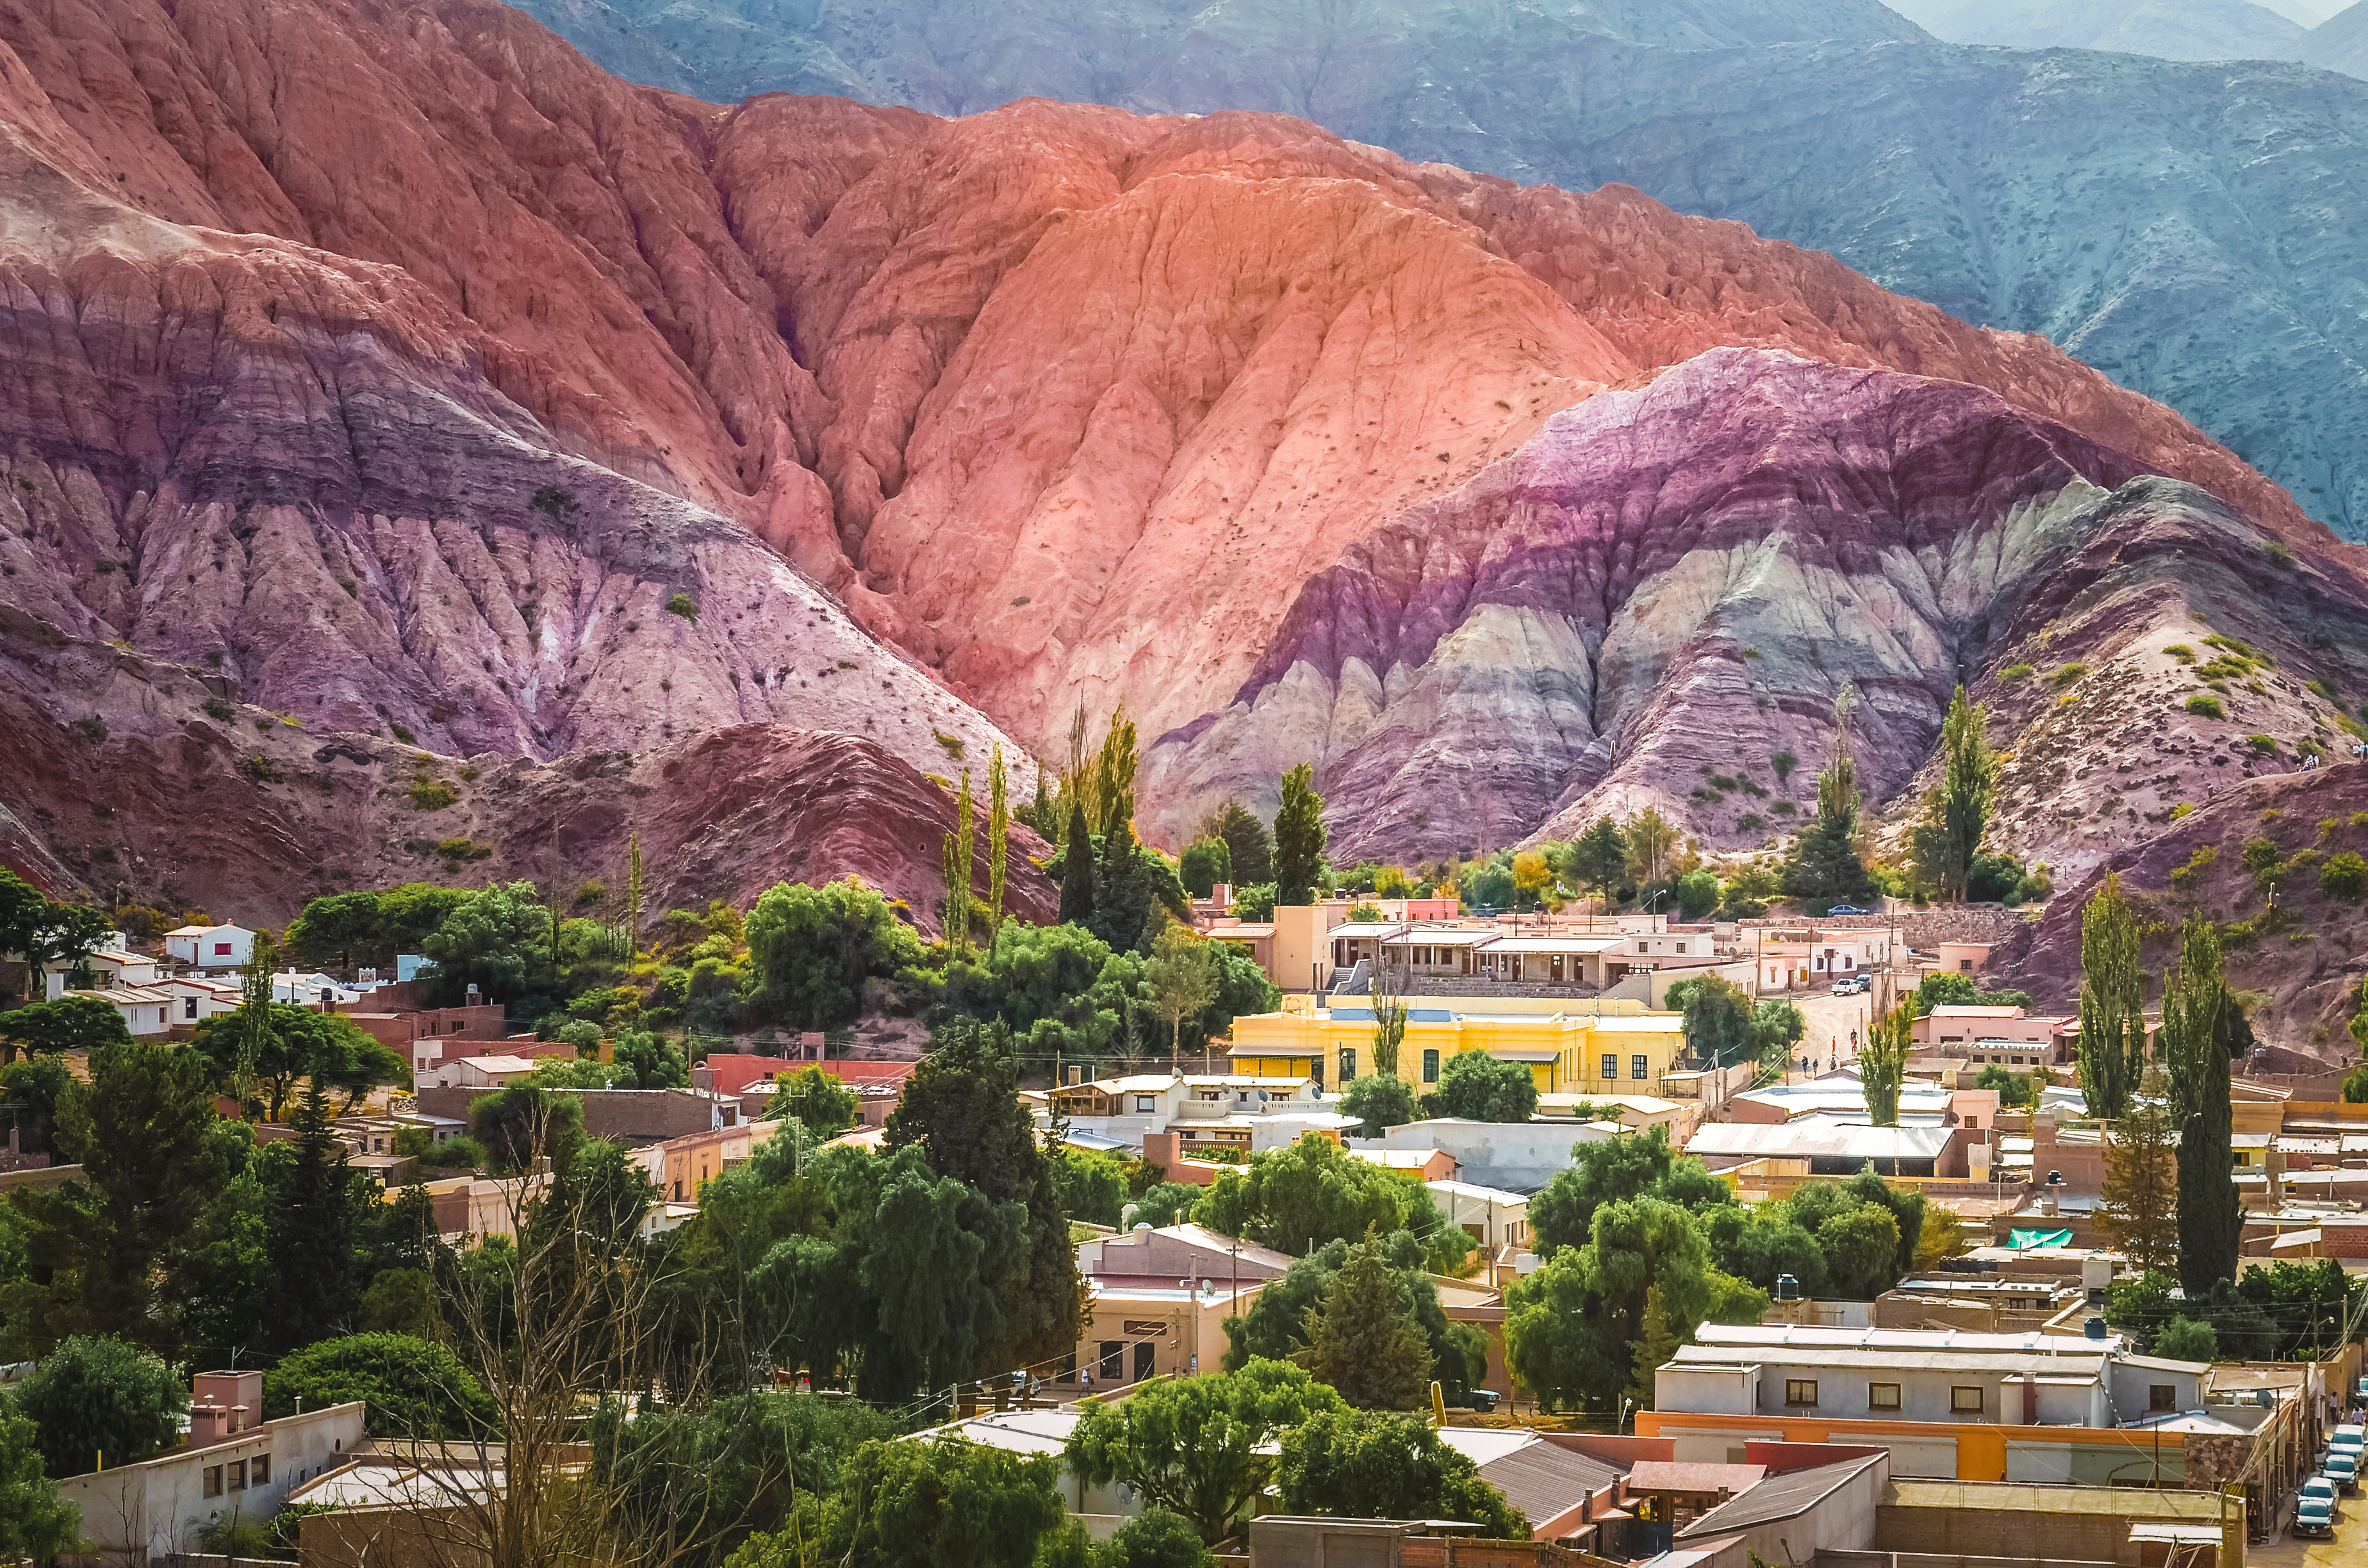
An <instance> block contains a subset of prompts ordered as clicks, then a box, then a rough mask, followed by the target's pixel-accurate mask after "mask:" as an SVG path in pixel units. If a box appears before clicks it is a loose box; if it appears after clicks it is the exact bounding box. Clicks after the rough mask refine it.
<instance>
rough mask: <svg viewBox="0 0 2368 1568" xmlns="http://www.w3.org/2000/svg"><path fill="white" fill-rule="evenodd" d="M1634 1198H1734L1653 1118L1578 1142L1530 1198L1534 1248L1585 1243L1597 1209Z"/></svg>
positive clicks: (1683, 1204)
mask: <svg viewBox="0 0 2368 1568" xmlns="http://www.w3.org/2000/svg"><path fill="white" fill-rule="evenodd" d="M1634 1198H1657V1199H1662V1200H1663V1201H1664V1202H1668V1203H1673V1204H1676V1205H1677V1206H1678V1207H1679V1208H1681V1209H1686V1210H1714V1209H1719V1208H1722V1207H1725V1206H1726V1205H1728V1204H1730V1203H1731V1202H1732V1201H1733V1194H1732V1193H1731V1192H1730V1190H1729V1189H1728V1187H1727V1185H1726V1184H1725V1182H1723V1181H1721V1180H1719V1178H1718V1177H1716V1176H1713V1175H1712V1174H1711V1171H1710V1167H1709V1166H1708V1165H1704V1164H1702V1161H1701V1160H1700V1159H1698V1158H1696V1157H1695V1156H1693V1155H1691V1154H1681V1153H1679V1152H1678V1151H1677V1150H1676V1149H1675V1148H1673V1147H1671V1145H1670V1143H1669V1130H1668V1128H1666V1127H1663V1126H1660V1125H1658V1124H1657V1123H1656V1125H1654V1126H1651V1127H1647V1128H1645V1130H1644V1131H1641V1132H1637V1133H1634V1134H1631V1135H1628V1136H1626V1137H1621V1138H1606V1139H1600V1140H1598V1141H1597V1142H1591V1143H1580V1144H1577V1145H1576V1146H1575V1147H1573V1148H1572V1150H1571V1152H1570V1164H1569V1165H1568V1166H1566V1167H1565V1168H1564V1169H1562V1170H1559V1171H1556V1172H1555V1173H1554V1179H1553V1180H1552V1181H1550V1182H1548V1183H1546V1185H1545V1187H1543V1189H1542V1190H1541V1191H1540V1192H1539V1193H1538V1194H1537V1196H1536V1197H1534V1198H1532V1199H1531V1200H1530V1231H1531V1234H1532V1235H1534V1236H1535V1237H1536V1238H1537V1244H1538V1250H1539V1251H1541V1252H1553V1251H1554V1250H1556V1249H1557V1248H1561V1247H1577V1246H1583V1245H1585V1244H1586V1243H1587V1242H1588V1239H1589V1238H1590V1237H1591V1236H1593V1235H1594V1233H1595V1214H1596V1210H1599V1209H1601V1208H1602V1207H1603V1206H1604V1205H1606V1204H1608V1203H1622V1202H1625V1201H1627V1200H1628V1199H1634Z"/></svg>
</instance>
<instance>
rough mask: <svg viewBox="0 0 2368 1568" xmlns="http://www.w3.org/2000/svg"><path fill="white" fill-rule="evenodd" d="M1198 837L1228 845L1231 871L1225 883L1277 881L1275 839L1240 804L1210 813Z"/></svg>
mask: <svg viewBox="0 0 2368 1568" xmlns="http://www.w3.org/2000/svg"><path fill="white" fill-rule="evenodd" d="M1197 836H1199V837H1201V838H1214V839H1219V840H1222V841H1223V842H1224V846H1225V859H1226V861H1227V869H1228V871H1229V872H1230V875H1229V876H1228V877H1227V878H1226V879H1225V880H1226V881H1230V882H1232V883H1234V884H1235V886H1236V887H1239V886H1241V885H1243V884H1246V883H1258V882H1269V881H1273V880H1274V839H1273V836H1272V835H1269V833H1268V832H1267V830H1266V824H1264V823H1262V822H1260V821H1258V818H1257V816H1255V815H1254V814H1252V812H1250V809H1249V808H1248V807H1247V806H1245V805H1243V804H1242V803H1241V802H1240V801H1231V800H1229V801H1226V802H1225V803H1224V805H1222V806H1219V807H1218V808H1217V809H1216V810H1215V811H1213V812H1210V813H1209V818H1208V820H1207V821H1206V822H1204V823H1202V824H1201V831H1200V833H1199V835H1197Z"/></svg>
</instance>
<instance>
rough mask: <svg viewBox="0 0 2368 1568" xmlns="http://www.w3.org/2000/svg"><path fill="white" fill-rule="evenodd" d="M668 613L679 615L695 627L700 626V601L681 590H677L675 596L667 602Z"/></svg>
mask: <svg viewBox="0 0 2368 1568" xmlns="http://www.w3.org/2000/svg"><path fill="white" fill-rule="evenodd" d="M666 613H667V614H668V615H678V616H680V617H682V618H683V619H685V620H687V621H689V622H690V623H691V624H692V625H693V626H696V625H698V624H699V601H698V600H697V599H695V598H692V597H690V596H689V594H686V593H684V592H683V591H682V590H681V589H679V588H677V589H676V590H675V592H674V596H673V597H671V598H668V599H667V600H666Z"/></svg>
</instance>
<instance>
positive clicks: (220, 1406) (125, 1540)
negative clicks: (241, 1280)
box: [58, 1372, 363, 1562]
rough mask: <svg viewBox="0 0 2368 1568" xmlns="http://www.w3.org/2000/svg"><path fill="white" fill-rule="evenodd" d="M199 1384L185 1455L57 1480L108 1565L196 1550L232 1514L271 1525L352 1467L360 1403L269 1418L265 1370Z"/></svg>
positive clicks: (220, 1375) (216, 1375) (212, 1376)
mask: <svg viewBox="0 0 2368 1568" xmlns="http://www.w3.org/2000/svg"><path fill="white" fill-rule="evenodd" d="M193 1381H194V1382H195V1384H196V1397H195V1399H194V1400H193V1401H192V1402H191V1403H190V1406H189V1436H188V1440H187V1441H186V1442H184V1443H183V1444H182V1445H181V1446H180V1447H179V1448H177V1449H172V1450H170V1451H169V1452H166V1453H164V1454H161V1455H159V1456H158V1457H156V1458H154V1459H152V1460H141V1461H139V1462H138V1463H136V1464H118V1463H116V1462H114V1461H113V1460H109V1461H108V1465H107V1468H105V1469H104V1470H99V1471H93V1472H91V1473H89V1474H87V1475H75V1476H69V1477H67V1478H66V1479H65V1480H63V1481H61V1482H59V1483H58V1494H59V1495H60V1496H61V1497H63V1499H64V1500H65V1501H67V1502H69V1503H72V1504H74V1505H75V1506H78V1507H79V1508H81V1510H82V1533H83V1534H84V1536H85V1537H86V1538H88V1539H89V1540H91V1541H92V1542H93V1543H94V1544H95V1545H96V1546H97V1549H98V1553H99V1558H100V1560H101V1561H103V1562H164V1561H166V1560H167V1559H169V1558H171V1557H173V1556H174V1555H176V1554H177V1553H181V1552H190V1551H196V1550H197V1532H198V1529H199V1527H200V1526H202V1525H205V1524H207V1523H210V1522H211V1521H213V1520H215V1519H218V1518H220V1517H222V1515H224V1514H238V1515H243V1516H244V1517H247V1518H249V1519H253V1520H255V1521H256V1523H258V1524H268V1522H269V1521H270V1520H271V1518H272V1517H274V1516H276V1515H277V1514H278V1513H279V1509H280V1506H281V1504H282V1502H283V1501H284V1500H285V1499H286V1497H287V1495H288V1493H289V1491H290V1488H291V1487H294V1486H295V1485H297V1484H298V1483H302V1482H304V1481H307V1480H310V1479H311V1478H312V1477H313V1476H315V1475H318V1474H319V1473H320V1472H321V1471H324V1470H328V1469H332V1468H334V1467H335V1466H336V1465H338V1464H341V1463H343V1462H345V1460H346V1458H347V1455H348V1454H349V1453H350V1452H351V1451H352V1450H353V1449H355V1448H356V1447H358V1446H359V1444H360V1442H361V1440H362V1410H363V1407H362V1404H361V1402H359V1401H355V1402H354V1403H350V1404H333V1405H329V1406H326V1407H324V1408H322V1409H317V1410H307V1411H305V1412H304V1413H302V1415H283V1416H281V1417H279V1419H278V1420H276V1421H264V1420H262V1419H261V1416H262V1414H263V1374H262V1373H261V1372H200V1373H199V1374H198V1376H197V1377H196V1378H195V1379H194V1380H193Z"/></svg>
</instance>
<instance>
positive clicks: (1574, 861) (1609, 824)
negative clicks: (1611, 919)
mask: <svg viewBox="0 0 2368 1568" xmlns="http://www.w3.org/2000/svg"><path fill="white" fill-rule="evenodd" d="M1627 869H1628V841H1627V839H1626V838H1625V837H1624V836H1622V834H1621V832H1620V824H1618V823H1617V822H1614V821H1613V820H1612V819H1611V818H1610V817H1598V818H1596V819H1595V821H1594V823H1593V824H1592V825H1590V826H1589V827H1588V830H1587V831H1586V832H1585V833H1582V834H1580V835H1578V837H1577V838H1576V839H1575V840H1573V841H1572V843H1571V846H1570V870H1571V875H1572V876H1573V877H1574V878H1576V879H1577V881H1578V884H1579V886H1581V887H1588V888H1593V889H1594V890H1595V891H1596V892H1597V893H1598V894H1600V896H1601V897H1602V899H1603V902H1604V904H1605V906H1606V907H1607V908H1608V907H1609V906H1610V905H1611V894H1612V891H1613V890H1614V889H1616V888H1617V887H1619V885H1620V879H1621V878H1622V876H1623V875H1625V874H1626V872H1627Z"/></svg>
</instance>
